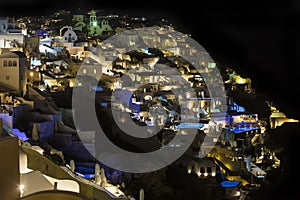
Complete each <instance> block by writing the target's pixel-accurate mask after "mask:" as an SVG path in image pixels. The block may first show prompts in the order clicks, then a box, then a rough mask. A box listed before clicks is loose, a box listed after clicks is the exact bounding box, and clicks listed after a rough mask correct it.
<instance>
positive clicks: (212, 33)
mask: <svg viewBox="0 0 300 200" xmlns="http://www.w3.org/2000/svg"><path fill="white" fill-rule="evenodd" d="M168 2H169V3H164V1H158V0H151V1H150V0H148V1H147V0H139V1H137V0H133V1H108V0H106V1H101V0H73V1H71V0H64V1H59V0H44V1H38V0H27V1H25V0H9V1H8V0H0V13H1V14H0V16H1V15H2V16H20V15H23V16H24V15H41V14H42V15H46V14H49V13H53V12H55V11H57V10H58V9H66V10H76V9H77V8H79V7H81V8H82V9H85V10H89V9H92V8H94V9H102V8H103V9H110V10H112V11H114V10H115V11H116V12H115V13H117V12H123V13H128V14H129V15H140V16H143V15H144V16H157V17H165V18H167V19H169V21H171V22H173V24H174V25H175V28H176V30H178V31H180V32H188V33H192V37H193V38H194V39H195V40H196V41H198V42H199V43H200V44H201V45H202V46H203V47H204V48H205V49H206V50H207V51H208V53H210V55H211V56H212V58H213V59H214V60H215V61H217V62H219V63H223V64H224V65H227V66H228V67H231V68H233V69H235V70H236V71H237V72H238V73H240V74H242V76H245V77H249V78H251V79H252V82H253V86H254V87H255V88H256V91H257V92H260V93H264V94H266V95H267V97H268V99H270V100H272V101H273V102H274V103H275V105H278V106H277V107H278V108H279V109H280V110H282V111H283V112H285V113H286V114H287V116H288V117H289V116H290V117H294V118H299V119H300V112H299V107H300V106H298V103H299V102H300V99H299V97H297V96H298V92H299V91H300V89H299V86H300V84H299V82H298V80H300V66H299V65H300V64H299V61H298V58H300V56H298V55H300V49H299V47H300V46H299V45H300V40H299V39H298V38H299V37H300V2H299V1H297V0H279V1H271V0H267V1H258V0H253V1H216V0H209V1H196V2H197V3H195V2H193V1H191V0H190V1H182V3H170V1H168ZM198 2H199V3H198Z"/></svg>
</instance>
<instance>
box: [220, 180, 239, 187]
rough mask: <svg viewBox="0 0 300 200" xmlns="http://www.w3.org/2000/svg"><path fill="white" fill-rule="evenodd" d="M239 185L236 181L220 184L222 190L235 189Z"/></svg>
mask: <svg viewBox="0 0 300 200" xmlns="http://www.w3.org/2000/svg"><path fill="white" fill-rule="evenodd" d="M239 184H240V182H238V181H222V182H221V186H222V187H224V188H232V187H236V186H238V185H239Z"/></svg>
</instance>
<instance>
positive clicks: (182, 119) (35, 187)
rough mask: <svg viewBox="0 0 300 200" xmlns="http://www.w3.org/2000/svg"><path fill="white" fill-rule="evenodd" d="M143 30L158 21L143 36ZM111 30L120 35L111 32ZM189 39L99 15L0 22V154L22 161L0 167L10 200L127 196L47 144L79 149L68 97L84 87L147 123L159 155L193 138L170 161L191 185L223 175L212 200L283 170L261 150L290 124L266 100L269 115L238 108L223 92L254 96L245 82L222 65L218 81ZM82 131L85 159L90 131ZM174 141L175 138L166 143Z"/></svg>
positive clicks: (122, 117)
mask: <svg viewBox="0 0 300 200" xmlns="http://www.w3.org/2000/svg"><path fill="white" fill-rule="evenodd" d="M149 24H151V26H153V25H155V26H153V28H152V29H142V27H144V26H147V25H149ZM132 28H139V29H134V30H133V29H132ZM140 30H142V31H140ZM116 33H118V34H119V35H118V38H117V39H113V37H110V36H114V35H115V34H116ZM188 38H189V37H188V35H186V34H180V33H178V32H176V31H175V30H174V29H173V28H172V26H169V25H168V24H166V20H164V19H162V20H152V21H150V20H147V19H146V18H130V17H128V16H126V17H124V16H118V15H105V16H104V15H99V12H97V11H96V10H92V11H90V12H88V13H83V12H76V13H74V14H72V13H70V12H68V11H60V12H58V13H55V14H54V15H53V16H51V18H48V17H42V18H34V17H23V18H20V19H10V18H0V105H1V107H0V143H1V144H2V143H3V144H4V143H5V142H7V141H8V143H9V144H10V146H9V147H6V146H5V148H9V149H11V152H13V154H14V155H13V156H15V157H16V159H17V160H19V161H20V162H17V161H16V160H15V163H9V162H7V165H1V172H2V170H4V171H5V170H6V168H7V169H8V168H9V170H11V171H12V173H7V174H13V175H14V176H15V177H14V179H10V180H13V181H12V182H11V183H9V184H7V187H12V188H13V187H15V185H20V190H19V191H17V190H16V191H15V193H14V194H13V196H14V197H16V198H15V199H18V198H20V197H21V198H24V199H30V197H28V198H26V196H28V195H31V196H32V195H33V196H34V195H50V193H49V194H48V193H47V192H46V191H48V192H49V190H55V191H56V192H57V193H59V191H61V192H62V191H64V192H69V193H64V195H69V196H70V199H71V198H73V199H75V196H76V195H75V194H74V193H76V194H79V193H80V195H83V196H84V197H82V198H80V197H78V195H77V197H78V199H84V198H90V199H95V198H96V199H101V198H104V199H114V198H117V199H129V198H131V197H129V196H126V195H125V194H124V193H123V192H122V191H121V190H120V189H119V188H118V187H116V186H114V185H113V184H111V183H109V181H107V180H106V177H105V172H104V169H101V170H100V168H99V166H95V169H93V170H94V172H95V173H92V175H91V174H81V173H78V172H76V169H79V168H78V167H77V168H76V166H75V165H76V164H75V162H74V160H71V161H70V162H66V160H65V158H64V155H63V152H62V151H60V150H57V149H56V148H53V147H52V146H51V145H49V143H52V144H56V146H57V147H61V148H63V147H65V146H72V145H74V144H75V143H76V141H74V140H76V137H78V136H77V134H78V132H80V130H78V129H77V127H76V125H75V124H74V120H73V118H72V117H73V112H74V110H72V101H70V95H69V94H70V91H72V89H74V88H82V91H83V93H82V95H90V93H91V91H92V92H94V94H95V93H96V101H97V103H99V104H100V105H101V108H100V109H106V108H111V110H112V112H114V113H115V116H116V119H115V121H116V123H117V124H124V123H125V124H126V123H127V122H128V121H134V122H136V124H139V125H141V126H145V127H148V129H147V130H148V131H147V132H143V133H138V134H141V135H143V134H144V136H145V137H149V136H152V135H154V134H155V133H156V131H157V129H159V130H163V131H162V135H161V136H159V137H158V139H157V138H155V139H157V142H158V143H159V145H160V147H161V148H163V147H165V146H169V147H171V148H177V147H180V146H184V145H186V144H185V142H184V141H185V138H186V135H189V134H190V132H196V137H195V140H194V141H193V143H192V145H191V146H190V147H189V148H188V151H187V152H186V154H185V156H184V159H183V160H179V161H178V162H179V163H181V164H182V163H183V164H184V165H185V166H186V168H187V171H188V173H190V174H196V175H197V176H198V177H199V178H211V179H216V177H217V176H219V178H220V177H221V178H220V179H221V181H220V186H221V187H222V190H221V191H220V192H219V193H218V195H219V196H222V197H224V196H225V197H226V198H237V199H239V198H243V197H244V196H245V195H247V192H248V190H247V189H248V188H250V187H253V186H255V187H259V186H260V184H261V183H262V182H263V181H264V178H265V176H266V174H267V169H268V168H269V167H270V166H271V167H274V168H276V167H278V166H279V165H280V160H279V159H278V158H277V157H276V155H275V153H274V152H272V151H270V150H269V149H267V148H266V146H265V145H264V136H265V133H266V130H268V129H269V128H271V129H273V128H276V127H277V126H280V125H281V124H283V123H284V122H287V121H288V122H291V121H297V120H292V119H288V118H287V117H286V116H285V115H284V114H283V113H281V112H279V111H278V110H277V109H276V108H275V107H274V105H272V104H270V105H269V106H270V110H271V111H272V114H271V115H270V117H269V118H268V119H262V118H261V117H260V116H259V115H258V114H257V113H251V112H248V111H247V109H246V108H245V107H242V106H240V105H238V104H237V103H236V101H235V99H234V98H233V97H232V96H231V93H232V92H233V91H235V90H242V91H243V92H245V93H247V94H254V95H255V90H254V89H253V88H252V86H251V80H250V79H249V78H242V77H241V76H240V75H238V74H236V73H235V72H234V71H232V70H231V69H229V68H227V70H226V72H227V74H226V78H224V77H220V76H216V74H217V73H216V72H218V70H219V69H218V65H217V64H216V63H215V62H214V61H213V60H212V59H211V58H210V55H209V54H208V53H207V52H205V50H204V49H202V50H199V49H196V48H194V47H191V46H189V45H188V44H189V42H188ZM150 47H155V48H150ZM179 55H180V56H179ZM223 85H225V87H224V88H223ZM222 88H223V89H222ZM57 96H60V97H59V98H61V99H58V98H57ZM63 97H65V99H63ZM75 103H76V102H75ZM77 103H83V102H77ZM75 112H76V111H75ZM268 125H269V126H268ZM84 131H85V133H86V138H85V141H84V142H85V143H87V144H88V146H89V148H90V150H91V151H92V152H93V151H95V150H94V149H95V148H96V147H95V144H96V143H97V141H95V134H96V133H95V130H84ZM175 135H176V136H178V137H179V138H180V139H179V140H178V141H180V142H178V143H174V142H170V141H172V138H174V136H175ZM120 137H122V136H120ZM77 139H78V138H77ZM121 139H123V140H127V139H128V138H126V137H124V138H121ZM77 142H78V140H77ZM127 142H130V140H128V141H127ZM134 145H137V146H138V145H141V144H134ZM141 146H143V145H141ZM0 147H1V148H4V146H3V145H0ZM2 152H5V151H4V149H3V151H2ZM1 155H2V154H1ZM203 157H204V158H203ZM3 159H6V160H7V161H9V160H12V159H10V158H8V156H7V155H4V157H3ZM5 163H6V162H5ZM53 163H55V164H53ZM270 163H271V164H270ZM9 166H14V167H9ZM7 179H9V178H7ZM30 180H36V181H30ZM91 188H93V190H92V189H91ZM88 189H90V190H91V191H94V193H93V194H91V193H89V190H88ZM7 191H12V190H11V188H9V189H7ZM41 191H44V193H39V194H34V193H38V192H41ZM0 193H1V194H3V193H4V194H7V195H10V194H8V193H7V192H5V191H4V190H0ZM10 197H11V196H10ZM77 197H76V198H77Z"/></svg>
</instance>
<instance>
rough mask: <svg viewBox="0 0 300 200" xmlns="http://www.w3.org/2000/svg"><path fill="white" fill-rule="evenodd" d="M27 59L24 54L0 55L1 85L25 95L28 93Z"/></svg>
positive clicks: (10, 53) (18, 52)
mask: <svg viewBox="0 0 300 200" xmlns="http://www.w3.org/2000/svg"><path fill="white" fill-rule="evenodd" d="M27 64H28V63H27V59H26V56H25V54H24V53H23V52H20V51H15V52H6V53H3V54H2V55H0V84H1V85H3V86H5V87H7V88H11V89H12V90H14V91H17V92H20V93H21V94H24V93H25V91H26V76H25V72H26V68H27Z"/></svg>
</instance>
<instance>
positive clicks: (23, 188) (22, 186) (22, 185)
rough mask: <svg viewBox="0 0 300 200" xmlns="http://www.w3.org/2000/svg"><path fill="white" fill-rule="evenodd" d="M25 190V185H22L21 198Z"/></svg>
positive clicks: (20, 187)
mask: <svg viewBox="0 0 300 200" xmlns="http://www.w3.org/2000/svg"><path fill="white" fill-rule="evenodd" d="M24 188H25V186H24V185H23V184H21V185H20V186H19V189H20V193H21V197H22V195H23V194H24Z"/></svg>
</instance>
